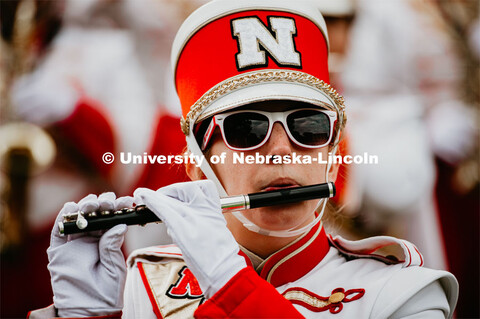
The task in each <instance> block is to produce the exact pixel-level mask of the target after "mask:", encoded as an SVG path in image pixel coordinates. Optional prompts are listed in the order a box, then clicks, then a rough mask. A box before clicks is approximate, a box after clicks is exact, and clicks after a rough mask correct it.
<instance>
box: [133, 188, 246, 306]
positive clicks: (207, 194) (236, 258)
mask: <svg viewBox="0 0 480 319" xmlns="http://www.w3.org/2000/svg"><path fill="white" fill-rule="evenodd" d="M134 196H135V202H136V203H137V204H139V203H140V202H143V203H144V204H145V205H147V207H148V208H150V210H152V211H153V212H154V213H155V214H156V215H157V216H158V218H160V219H161V220H162V221H163V222H164V224H165V226H166V227H167V230H168V233H169V235H170V236H171V237H172V239H173V242H174V243H175V244H176V245H177V246H178V247H179V248H180V250H181V251H182V253H183V257H184V259H185V263H186V264H187V266H188V268H189V269H190V270H191V271H192V273H193V274H194V275H195V277H196V278H197V280H198V283H199V284H200V288H201V289H202V291H203V294H204V296H205V297H206V298H210V297H211V296H213V295H214V294H215V293H216V292H217V291H218V290H220V288H222V287H223V286H224V285H225V284H226V283H227V282H228V281H229V280H230V279H231V278H232V277H233V276H235V274H237V273H238V272H239V271H240V270H242V269H243V268H245V267H246V266H247V264H246V262H245V259H244V258H243V257H241V256H240V255H238V252H239V247H238V243H237V242H236V241H235V238H234V237H233V235H232V233H231V232H230V230H228V228H227V223H226V221H225V218H224V217H223V215H222V210H221V207H220V197H219V195H218V192H217V189H216V187H215V185H214V183H213V182H212V181H209V180H202V181H195V182H186V183H178V184H173V185H170V186H167V187H164V188H160V189H159V190H157V191H156V192H155V191H152V190H149V189H146V188H139V189H137V190H136V191H135V193H134Z"/></svg>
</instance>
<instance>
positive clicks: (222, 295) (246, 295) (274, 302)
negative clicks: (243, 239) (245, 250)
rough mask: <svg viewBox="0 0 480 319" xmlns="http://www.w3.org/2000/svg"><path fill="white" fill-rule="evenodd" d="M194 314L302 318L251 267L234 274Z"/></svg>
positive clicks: (223, 316)
mask: <svg viewBox="0 0 480 319" xmlns="http://www.w3.org/2000/svg"><path fill="white" fill-rule="evenodd" d="M195 318H303V316H302V315H301V314H300V313H299V312H298V311H297V310H296V309H295V308H294V307H293V305H292V304H291V303H290V302H289V301H288V300H287V299H285V298H284V297H283V296H282V295H281V294H279V293H278V291H277V290H276V289H275V288H274V287H273V286H272V285H271V284H269V283H268V282H266V281H265V280H264V279H262V278H260V276H258V275H257V273H256V272H255V271H254V270H253V269H252V268H251V267H246V268H244V269H242V270H241V271H240V272H238V274H236V275H235V276H234V277H233V278H232V279H231V280H230V281H229V282H228V283H227V284H226V285H225V286H224V287H223V288H222V289H220V291H218V292H217V293H216V294H215V295H213V297H212V298H210V299H208V300H207V301H206V302H205V303H204V304H202V305H201V306H200V307H198V309H197V310H196V311H195Z"/></svg>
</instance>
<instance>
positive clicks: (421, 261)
mask: <svg viewBox="0 0 480 319" xmlns="http://www.w3.org/2000/svg"><path fill="white" fill-rule="evenodd" d="M413 248H414V249H415V251H416V252H417V254H418V256H419V257H420V267H422V266H423V257H422V254H420V252H419V251H418V249H417V247H415V246H413Z"/></svg>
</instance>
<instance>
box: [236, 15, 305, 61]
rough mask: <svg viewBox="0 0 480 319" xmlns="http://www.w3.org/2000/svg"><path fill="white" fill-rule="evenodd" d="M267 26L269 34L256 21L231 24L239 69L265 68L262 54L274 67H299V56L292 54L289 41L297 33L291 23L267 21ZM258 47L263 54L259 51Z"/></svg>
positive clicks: (292, 21) (289, 20) (292, 43)
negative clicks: (236, 42) (268, 56)
mask: <svg viewBox="0 0 480 319" xmlns="http://www.w3.org/2000/svg"><path fill="white" fill-rule="evenodd" d="M269 23H270V28H271V30H269V29H268V28H267V27H266V26H265V25H264V24H263V23H262V21H260V19H259V18H257V17H247V18H239V19H235V20H232V30H233V36H234V37H236V38H237V41H238V47H239V52H238V53H237V54H236V58H237V65H238V68H239V69H244V68H248V67H251V66H266V65H267V58H266V56H265V50H266V51H268V53H269V54H270V56H271V57H272V58H273V59H274V60H275V62H276V63H277V64H278V65H284V66H297V67H301V60H300V53H298V52H297V51H295V43H294V41H293V37H294V35H295V34H296V32H297V30H296V27H295V20H294V19H292V18H281V17H269ZM272 33H275V36H276V38H275V37H273V35H272ZM260 44H261V45H262V47H263V48H264V49H265V50H262V49H260Z"/></svg>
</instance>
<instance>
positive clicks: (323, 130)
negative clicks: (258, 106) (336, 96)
mask: <svg viewBox="0 0 480 319" xmlns="http://www.w3.org/2000/svg"><path fill="white" fill-rule="evenodd" d="M336 120H337V113H336V112H334V111H327V110H322V109H312V108H302V109H294V110H289V111H285V112H264V111H254V110H251V111H250V110H242V111H233V112H226V113H221V114H217V115H214V116H213V118H212V121H211V122H210V125H209V126H208V128H207V130H206V132H205V135H204V137H203V141H202V151H204V150H205V149H206V148H207V146H208V143H209V142H210V139H211V138H212V136H213V132H214V131H215V128H216V127H217V126H218V127H219V128H220V132H221V133H222V137H223V141H224V142H225V144H226V145H227V147H228V148H230V149H232V150H235V151H250V150H254V149H256V148H259V147H261V146H262V145H264V144H265V143H266V142H267V141H268V139H269V138H270V134H271V133H272V129H273V124H274V123H276V122H280V123H282V125H283V127H284V129H285V131H286V133H287V135H288V137H289V138H290V140H291V141H292V142H294V143H295V144H297V145H298V146H301V147H305V148H320V147H323V146H326V145H328V144H329V143H330V141H331V140H332V135H333V128H334V126H335V122H336Z"/></svg>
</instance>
